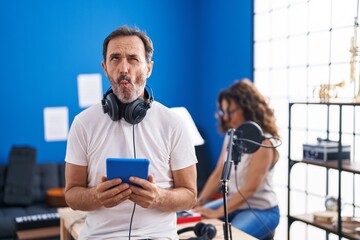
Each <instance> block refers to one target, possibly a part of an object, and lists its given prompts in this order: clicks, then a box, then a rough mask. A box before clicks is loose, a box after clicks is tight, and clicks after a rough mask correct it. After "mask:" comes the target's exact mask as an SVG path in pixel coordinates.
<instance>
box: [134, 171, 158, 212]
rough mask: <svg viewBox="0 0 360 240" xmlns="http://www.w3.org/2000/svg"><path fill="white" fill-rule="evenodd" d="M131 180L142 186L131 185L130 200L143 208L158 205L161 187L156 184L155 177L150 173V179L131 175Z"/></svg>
mask: <svg viewBox="0 0 360 240" xmlns="http://www.w3.org/2000/svg"><path fill="white" fill-rule="evenodd" d="M130 181H131V182H133V183H135V184H137V185H139V186H141V187H142V188H141V187H137V186H130V189H131V195H130V200H131V201H133V202H134V203H136V204H137V205H139V206H141V207H143V208H154V207H156V205H157V203H158V200H159V198H160V192H161V189H160V188H158V186H157V185H156V184H155V180H154V177H153V176H152V175H149V179H148V181H147V180H145V179H142V178H137V177H130Z"/></svg>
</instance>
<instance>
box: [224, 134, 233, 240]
mask: <svg viewBox="0 0 360 240" xmlns="http://www.w3.org/2000/svg"><path fill="white" fill-rule="evenodd" d="M228 134H229V135H230V140H229V146H228V155H227V159H226V161H225V164H224V168H223V172H222V176H221V182H222V188H221V189H222V193H223V202H224V218H225V222H224V224H223V230H224V239H225V240H229V239H230V240H232V232H231V223H229V216H228V211H227V193H228V182H229V179H230V171H231V166H232V163H233V161H232V160H231V156H232V145H233V140H234V129H229V131H228ZM229 235H230V238H229Z"/></svg>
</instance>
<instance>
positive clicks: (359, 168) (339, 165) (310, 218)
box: [287, 102, 360, 240]
mask: <svg viewBox="0 0 360 240" xmlns="http://www.w3.org/2000/svg"><path fill="white" fill-rule="evenodd" d="M294 105H325V106H327V107H328V112H329V106H338V107H339V130H338V136H339V140H338V144H339V156H341V151H342V147H341V146H342V134H343V132H342V108H343V106H353V107H358V106H360V103H353V102H290V103H289V125H288V127H289V129H288V141H289V142H288V210H287V211H288V233H287V238H288V240H290V227H291V224H292V223H293V222H295V221H300V222H303V223H305V224H309V225H311V226H314V227H317V228H320V229H323V230H325V231H326V232H327V233H333V234H336V235H338V237H339V240H340V239H342V237H345V238H349V239H353V240H360V233H359V232H357V233H354V232H349V231H347V230H346V229H344V228H343V227H342V222H341V217H342V216H341V208H342V203H341V191H342V189H341V173H342V172H349V173H354V174H360V162H354V161H348V160H347V161H343V160H342V159H341V158H339V159H338V160H337V161H336V160H335V161H329V162H324V161H321V160H319V161H318V160H306V159H301V160H300V159H297V160H296V159H291V137H292V136H291V130H292V128H291V123H292V122H291V114H292V112H291V111H292V107H293V106H294ZM327 121H329V115H328V116H327ZM329 130H330V129H329V124H328V125H327V133H328V134H329V132H330V131H329ZM353 135H355V133H353ZM298 163H304V164H307V165H314V166H319V167H324V168H326V169H334V170H337V171H338V196H337V199H338V202H337V205H338V209H339V211H338V213H337V219H338V220H337V226H334V225H333V224H331V223H326V222H319V221H314V213H305V214H301V215H291V214H290V211H291V202H290V201H291V199H290V198H291V196H290V193H291V177H290V175H291V169H292V167H293V166H294V165H296V164H298ZM327 239H328V238H327Z"/></svg>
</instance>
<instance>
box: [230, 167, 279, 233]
mask: <svg viewBox="0 0 360 240" xmlns="http://www.w3.org/2000/svg"><path fill="white" fill-rule="evenodd" d="M236 170H237V165H235V184H236V189H237V192H238V193H239V194H240V196H241V197H242V198H243V199H244V201H245V202H246V205H247V206H248V207H249V209H250V211H251V212H252V213H253V214H254V216H255V217H256V218H257V219H258V220H259V221H260V222H261V224H262V225H263V226H264V227H265V228H266V229H267V230H268V232H269V234H271V235H272V234H273V231H271V229H270V228H269V226H268V225H267V224H266V223H265V222H264V221H263V220H262V219H261V218H260V217H259V216H258V215H257V214H256V213H255V211H254V209H253V208H252V207H251V206H250V203H249V202H248V200H247V199H246V197H245V196H244V195H243V194H242V192H241V191H240V188H239V185H238V181H237V171H236ZM271 239H274V237H272V238H271Z"/></svg>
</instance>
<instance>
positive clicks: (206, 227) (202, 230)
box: [177, 222, 216, 240]
mask: <svg viewBox="0 0 360 240" xmlns="http://www.w3.org/2000/svg"><path fill="white" fill-rule="evenodd" d="M188 231H194V233H195V235H196V236H197V237H196V238H189V239H192V240H211V239H213V238H214V237H215V236H216V227H215V226H214V225H212V224H205V223H203V222H199V223H197V224H196V225H195V226H194V227H186V228H182V229H180V230H178V231H177V234H178V235H179V234H181V233H184V232H188ZM198 237H199V238H198Z"/></svg>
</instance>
